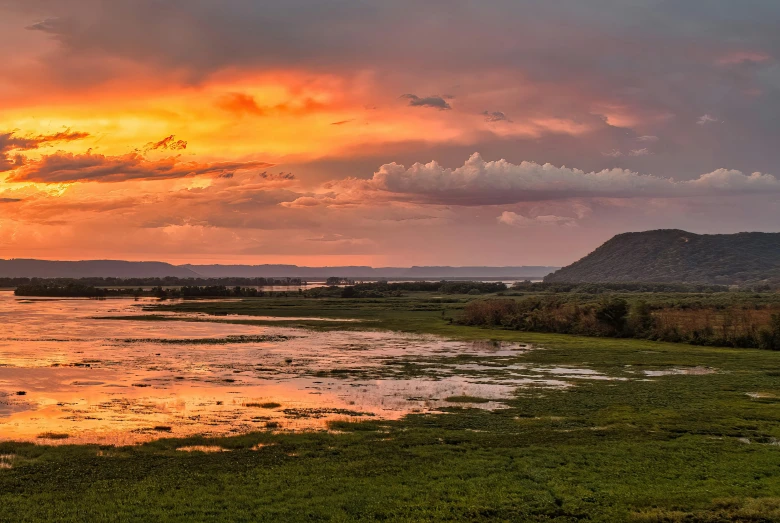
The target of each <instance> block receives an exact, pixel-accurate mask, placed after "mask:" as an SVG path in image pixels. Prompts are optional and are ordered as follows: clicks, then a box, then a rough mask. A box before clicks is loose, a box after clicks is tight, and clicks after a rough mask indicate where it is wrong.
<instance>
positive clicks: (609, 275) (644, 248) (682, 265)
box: [544, 229, 780, 285]
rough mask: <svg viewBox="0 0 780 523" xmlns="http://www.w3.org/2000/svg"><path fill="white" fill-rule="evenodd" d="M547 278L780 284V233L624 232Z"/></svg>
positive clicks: (673, 230) (555, 280) (670, 230)
mask: <svg viewBox="0 0 780 523" xmlns="http://www.w3.org/2000/svg"><path fill="white" fill-rule="evenodd" d="M544 281H545V282H569V283H581V282H588V283H601V282H629V281H630V282H670V283H671V282H681V283H711V284H723V285H733V284H736V285H740V284H747V283H770V284H777V283H780V233H761V232H744V233H739V234H693V233H690V232H686V231H681V230H676V229H664V230H656V231H647V232H630V233H625V234H619V235H617V236H615V237H614V238H612V239H611V240H609V241H607V242H606V243H604V244H603V245H601V246H600V247H599V248H598V249H596V250H595V251H593V252H592V253H590V254H588V255H587V256H586V257H584V258H582V259H581V260H579V261H577V262H575V263H573V264H571V265H569V266H567V267H564V268H562V269H560V270H558V271H556V272H554V273H552V274H550V275H548V276H546V277H545V278H544Z"/></svg>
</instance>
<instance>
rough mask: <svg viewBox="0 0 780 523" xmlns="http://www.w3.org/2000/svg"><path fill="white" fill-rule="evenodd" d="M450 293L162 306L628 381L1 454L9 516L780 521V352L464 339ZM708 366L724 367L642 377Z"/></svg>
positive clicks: (513, 335)
mask: <svg viewBox="0 0 780 523" xmlns="http://www.w3.org/2000/svg"><path fill="white" fill-rule="evenodd" d="M443 298H444V299H443V300H440V299H438V298H437V297H435V296H431V295H426V294H420V295H414V296H412V297H402V298H387V299H376V300H340V299H305V298H299V297H290V298H281V297H280V298H265V299H257V300H244V301H231V302H197V301H194V302H187V303H183V304H170V305H163V308H164V309H174V310H179V311H188V312H210V313H216V314H219V315H225V314H240V315H242V317H241V318H235V317H232V316H231V317H221V316H218V317H216V318H215V319H216V320H218V321H230V322H253V323H259V324H263V323H269V322H267V321H259V320H253V319H252V317H251V316H252V315H256V316H283V317H284V316H286V317H328V318H337V319H338V318H343V319H346V318H358V319H362V320H365V321H364V322H360V323H355V322H344V323H340V322H317V321H313V320H307V321H302V320H288V321H283V322H281V324H286V325H302V326H307V327H310V328H317V329H341V328H346V329H392V330H403V331H407V332H416V333H430V334H437V335H441V336H446V337H453V338H461V339H487V340H507V341H510V340H513V341H522V342H527V343H532V344H535V345H538V346H540V347H543V349H542V350H534V351H529V352H526V353H523V354H522V355H521V356H518V358H519V360H522V362H523V363H527V364H531V365H543V366H565V367H578V366H587V367H588V368H591V369H595V370H597V371H599V372H600V373H602V374H605V375H607V376H610V377H613V378H628V379H624V380H621V379H616V380H601V381H599V380H582V382H581V383H578V385H577V386H576V387H572V388H569V389H567V390H552V389H534V388H522V389H518V392H517V394H516V395H515V397H513V398H512V399H510V400H508V401H505V403H506V408H504V409H499V410H496V411H484V410H478V409H469V408H462V403H460V402H459V401H458V400H459V399H460V400H461V401H462V398H454V401H453V402H452V407H450V408H448V409H446V412H444V413H441V414H429V415H411V416H408V417H406V418H404V419H402V420H400V421H394V422H390V421H382V420H376V419H372V420H370V421H366V422H364V423H347V422H336V423H334V424H332V426H331V428H332V429H334V430H333V431H331V432H312V433H298V434H284V433H273V432H259V433H253V434H248V435H242V436H236V437H232V438H221V439H208V438H198V437H195V438H188V439H163V440H159V441H156V442H153V443H148V444H145V445H140V446H135V447H123V448H113V447H98V446H73V445H70V446H69V445H64V446H51V447H47V446H36V445H32V444H26V443H0V520H3V521H74V522H75V521H131V520H135V521H302V520H328V521H330V520H333V521H353V520H366V521H371V520H400V521H420V520H441V521H479V520H484V521H488V520H504V521H606V522H612V521H666V522H676V521H680V522H683V521H684V522H698V521H701V522H705V521H706V522H721V521H750V522H764V521H765V522H770V521H780V446H778V440H780V353H778V352H771V351H760V350H753V349H723V348H713V347H696V346H690V345H678V344H668V343H657V342H648V341H640V340H623V339H606V338H582V337H573V336H563V335H551V334H536V333H520V332H513V331H505V330H488V329H480V328H473V327H465V326H460V325H457V324H452V323H450V322H449V320H448V318H449V317H451V316H453V315H455V314H456V313H457V310H458V309H459V308H462V306H463V304H464V303H465V301H466V300H467V299H469V298H467V297H465V296H445V297H443ZM149 314H150V315H149V316H148V317H147V318H146V319H147V320H149V321H160V320H164V319H165V318H164V317H162V316H155V315H154V311H149ZM274 323H277V322H274ZM277 324H278V323H277ZM472 359H473V357H472ZM479 359H480V361H478V362H477V363H482V364H491V361H490V359H491V358H490V357H481V358H479ZM502 361H504V363H503V364H505V363H506V362H505V360H502ZM427 363H428V364H431V363H433V364H435V363H436V361H435V360H432V361H429V362H427ZM493 364H494V365H498V364H499V363H498V362H493ZM692 367H709V368H712V369H716V370H717V372H714V373H711V374H702V375H685V374H671V375H660V376H653V377H651V378H645V377H644V375H643V374H642V373H641V372H640V371H643V370H655V371H664V370H671V369H677V370H679V369H685V368H692ZM407 370H408V372H409V373H414V372H418V371H419V370H420V369H419V368H414V366H409V368H408V369H407ZM182 446H205V447H215V446H216V447H221V448H224V449H227V450H229V452H214V453H205V452H190V453H187V452H181V451H177V450H176V449H177V448H180V447H182ZM3 464H5V465H6V466H5V467H4V466H3ZM8 467H10V468H8Z"/></svg>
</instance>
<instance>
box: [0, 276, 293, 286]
mask: <svg viewBox="0 0 780 523" xmlns="http://www.w3.org/2000/svg"><path fill="white" fill-rule="evenodd" d="M41 284H48V285H59V286H67V285H69V284H77V285H82V286H87V287H126V288H131V287H184V286H219V285H224V286H226V287H234V286H236V285H239V286H247V287H271V286H273V287H288V286H289V287H299V286H304V285H307V282H306V280H303V279H301V278H176V277H173V276H167V277H165V278H96V277H89V278H0V287H19V286H20V285H41Z"/></svg>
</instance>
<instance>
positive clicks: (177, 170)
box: [7, 151, 272, 183]
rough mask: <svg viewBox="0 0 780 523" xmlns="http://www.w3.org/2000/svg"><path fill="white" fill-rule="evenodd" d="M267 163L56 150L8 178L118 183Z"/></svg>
mask: <svg viewBox="0 0 780 523" xmlns="http://www.w3.org/2000/svg"><path fill="white" fill-rule="evenodd" d="M271 165H272V164H269V163H266V162H216V163H198V162H183V161H181V160H180V159H179V158H178V157H170V158H163V159H160V160H148V159H147V158H145V157H144V156H142V155H140V154H138V153H129V154H125V155H121V156H104V155H102V154H93V153H92V152H87V153H85V154H73V153H66V152H61V151H60V152H57V153H55V154H52V155H47V156H43V157H41V159H40V160H37V161H31V162H28V163H27V164H26V165H24V166H23V167H19V168H17V169H15V170H14V171H13V172H12V173H11V175H10V176H9V177H8V179H7V181H11V182H39V183H65V182H121V181H127V180H161V179H169V178H182V177H185V176H215V177H218V176H224V175H226V174H230V173H233V172H235V171H237V170H244V169H257V168H264V167H270V166H271Z"/></svg>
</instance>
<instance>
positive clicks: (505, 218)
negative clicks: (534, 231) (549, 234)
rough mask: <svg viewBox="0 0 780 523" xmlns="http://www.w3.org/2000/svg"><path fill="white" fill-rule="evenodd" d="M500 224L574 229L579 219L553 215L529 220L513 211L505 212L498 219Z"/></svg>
mask: <svg viewBox="0 0 780 523" xmlns="http://www.w3.org/2000/svg"><path fill="white" fill-rule="evenodd" d="M498 223H501V224H504V225H510V226H512V227H537V226H561V225H562V226H566V227H573V226H576V225H577V219H576V218H571V217H569V216H555V215H552V214H548V215H542V216H536V217H535V218H529V217H527V216H523V215H522V214H517V213H515V212H512V211H504V212H503V213H501V216H499V217H498Z"/></svg>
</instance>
